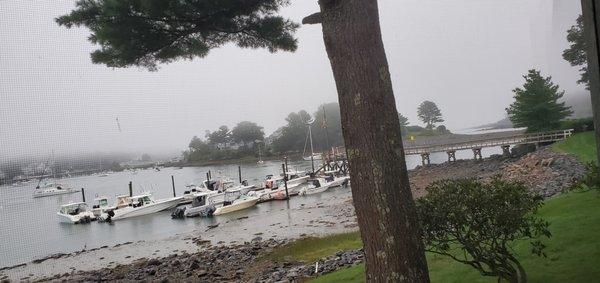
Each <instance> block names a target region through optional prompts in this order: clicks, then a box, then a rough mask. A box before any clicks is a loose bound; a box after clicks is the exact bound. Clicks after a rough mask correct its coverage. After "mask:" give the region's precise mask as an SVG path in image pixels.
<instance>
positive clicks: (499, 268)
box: [416, 178, 550, 282]
mask: <svg viewBox="0 0 600 283" xmlns="http://www.w3.org/2000/svg"><path fill="white" fill-rule="evenodd" d="M427 192H428V194H427V195H426V196H425V197H423V198H421V199H418V200H417V202H416V204H417V210H418V213H419V219H420V222H421V226H422V228H423V240H424V243H425V245H426V248H427V251H429V252H432V253H436V254H441V255H445V256H449V257H451V258H452V259H454V260H456V261H458V262H461V263H464V264H468V265H470V266H472V267H473V268H475V269H477V270H478V271H479V272H480V273H481V274H482V275H484V276H495V277H498V278H499V279H502V280H507V281H509V282H526V280H527V276H526V273H525V269H524V268H523V266H522V265H521V264H520V262H519V261H518V260H517V259H516V257H515V256H514V255H513V253H512V249H511V247H510V245H511V244H513V243H514V242H515V241H516V240H522V239H528V240H531V247H532V253H533V254H535V255H538V256H545V254H544V253H543V250H544V248H545V246H544V245H543V244H542V242H541V241H540V238H541V237H542V236H546V237H550V232H549V230H548V225H549V224H548V222H546V221H544V220H543V219H540V218H538V217H537V216H536V212H537V210H538V209H539V207H540V206H541V205H542V204H543V202H542V199H541V197H539V196H532V195H530V194H529V193H528V190H527V188H525V187H524V186H523V185H522V184H520V183H514V182H505V181H502V180H500V179H499V178H494V179H493V180H492V182H491V183H489V184H483V183H480V182H478V181H476V180H472V179H462V180H445V181H441V182H436V183H434V184H432V185H431V186H429V187H428V188H427Z"/></svg>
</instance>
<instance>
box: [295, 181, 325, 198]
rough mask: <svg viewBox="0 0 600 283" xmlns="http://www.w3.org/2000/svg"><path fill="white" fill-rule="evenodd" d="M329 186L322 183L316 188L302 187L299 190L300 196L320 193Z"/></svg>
mask: <svg viewBox="0 0 600 283" xmlns="http://www.w3.org/2000/svg"><path fill="white" fill-rule="evenodd" d="M329 188H330V185H329V184H327V185H323V186H321V187H318V188H310V187H309V188H303V189H302V190H301V191H300V195H302V196H307V195H314V194H320V193H322V192H324V191H326V190H327V189H329Z"/></svg>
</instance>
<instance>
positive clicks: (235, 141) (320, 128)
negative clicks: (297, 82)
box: [183, 103, 344, 163]
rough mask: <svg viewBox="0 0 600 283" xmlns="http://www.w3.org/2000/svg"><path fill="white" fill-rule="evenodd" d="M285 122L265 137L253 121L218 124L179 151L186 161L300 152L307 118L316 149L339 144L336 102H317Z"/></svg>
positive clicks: (304, 145) (304, 143)
mask: <svg viewBox="0 0 600 283" xmlns="http://www.w3.org/2000/svg"><path fill="white" fill-rule="evenodd" d="M285 121H286V125H284V126H282V127H280V128H278V129H277V130H276V131H275V132H274V133H273V134H271V135H270V136H268V137H266V136H265V133H264V130H263V127H262V126H259V125H258V124H256V123H254V122H249V121H243V122H240V123H238V124H237V125H236V126H235V127H233V129H231V130H230V129H229V127H227V126H225V125H224V126H220V127H219V129H217V130H215V131H213V132H211V131H207V132H206V133H205V135H204V139H202V138H200V137H198V136H194V137H193V138H192V140H191V141H190V144H189V146H188V149H187V150H186V151H184V152H183V157H184V160H185V161H186V162H188V163H194V162H202V161H209V160H211V161H212V160H227V159H239V158H245V157H252V156H253V157H257V158H258V156H259V151H260V152H261V153H262V156H264V157H269V156H273V155H281V154H290V153H303V152H304V151H305V150H306V152H309V151H310V144H309V142H308V140H307V137H308V124H307V123H308V122H310V121H313V123H312V124H311V127H312V137H313V147H314V150H315V151H316V152H320V151H325V150H326V149H327V148H328V146H341V145H343V144H344V143H343V138H342V126H341V122H340V107H339V105H338V104H337V103H326V104H323V105H321V106H320V107H319V108H318V110H317V111H315V112H314V113H313V115H311V114H309V113H308V112H307V111H306V110H300V111H298V112H292V113H290V114H289V115H288V116H287V117H286V118H285Z"/></svg>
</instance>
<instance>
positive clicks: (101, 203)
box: [92, 196, 116, 217]
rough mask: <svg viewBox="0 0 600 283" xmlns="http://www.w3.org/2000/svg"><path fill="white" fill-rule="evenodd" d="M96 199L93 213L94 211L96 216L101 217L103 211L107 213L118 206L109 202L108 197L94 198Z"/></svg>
mask: <svg viewBox="0 0 600 283" xmlns="http://www.w3.org/2000/svg"><path fill="white" fill-rule="evenodd" d="M94 201H95V202H96V204H94V205H93V206H92V213H94V215H95V216H96V217H100V216H101V215H102V214H103V213H107V212H108V211H110V210H114V209H115V208H116V207H114V206H111V205H109V204H108V198H107V197H103V196H102V197H97V198H96V199H94Z"/></svg>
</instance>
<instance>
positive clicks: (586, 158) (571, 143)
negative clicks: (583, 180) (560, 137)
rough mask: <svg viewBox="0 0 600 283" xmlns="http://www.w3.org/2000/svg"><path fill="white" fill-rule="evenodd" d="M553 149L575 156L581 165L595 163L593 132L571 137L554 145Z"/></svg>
mask: <svg viewBox="0 0 600 283" xmlns="http://www.w3.org/2000/svg"><path fill="white" fill-rule="evenodd" d="M553 149H554V150H556V151H560V152H566V153H570V154H573V155H575V156H577V157H578V158H579V159H580V160H581V161H582V162H583V163H588V162H592V161H596V159H597V158H596V140H595V137H594V132H584V133H578V134H575V135H573V136H572V137H570V138H568V139H567V140H564V141H561V142H558V143H556V144H554V146H553Z"/></svg>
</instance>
